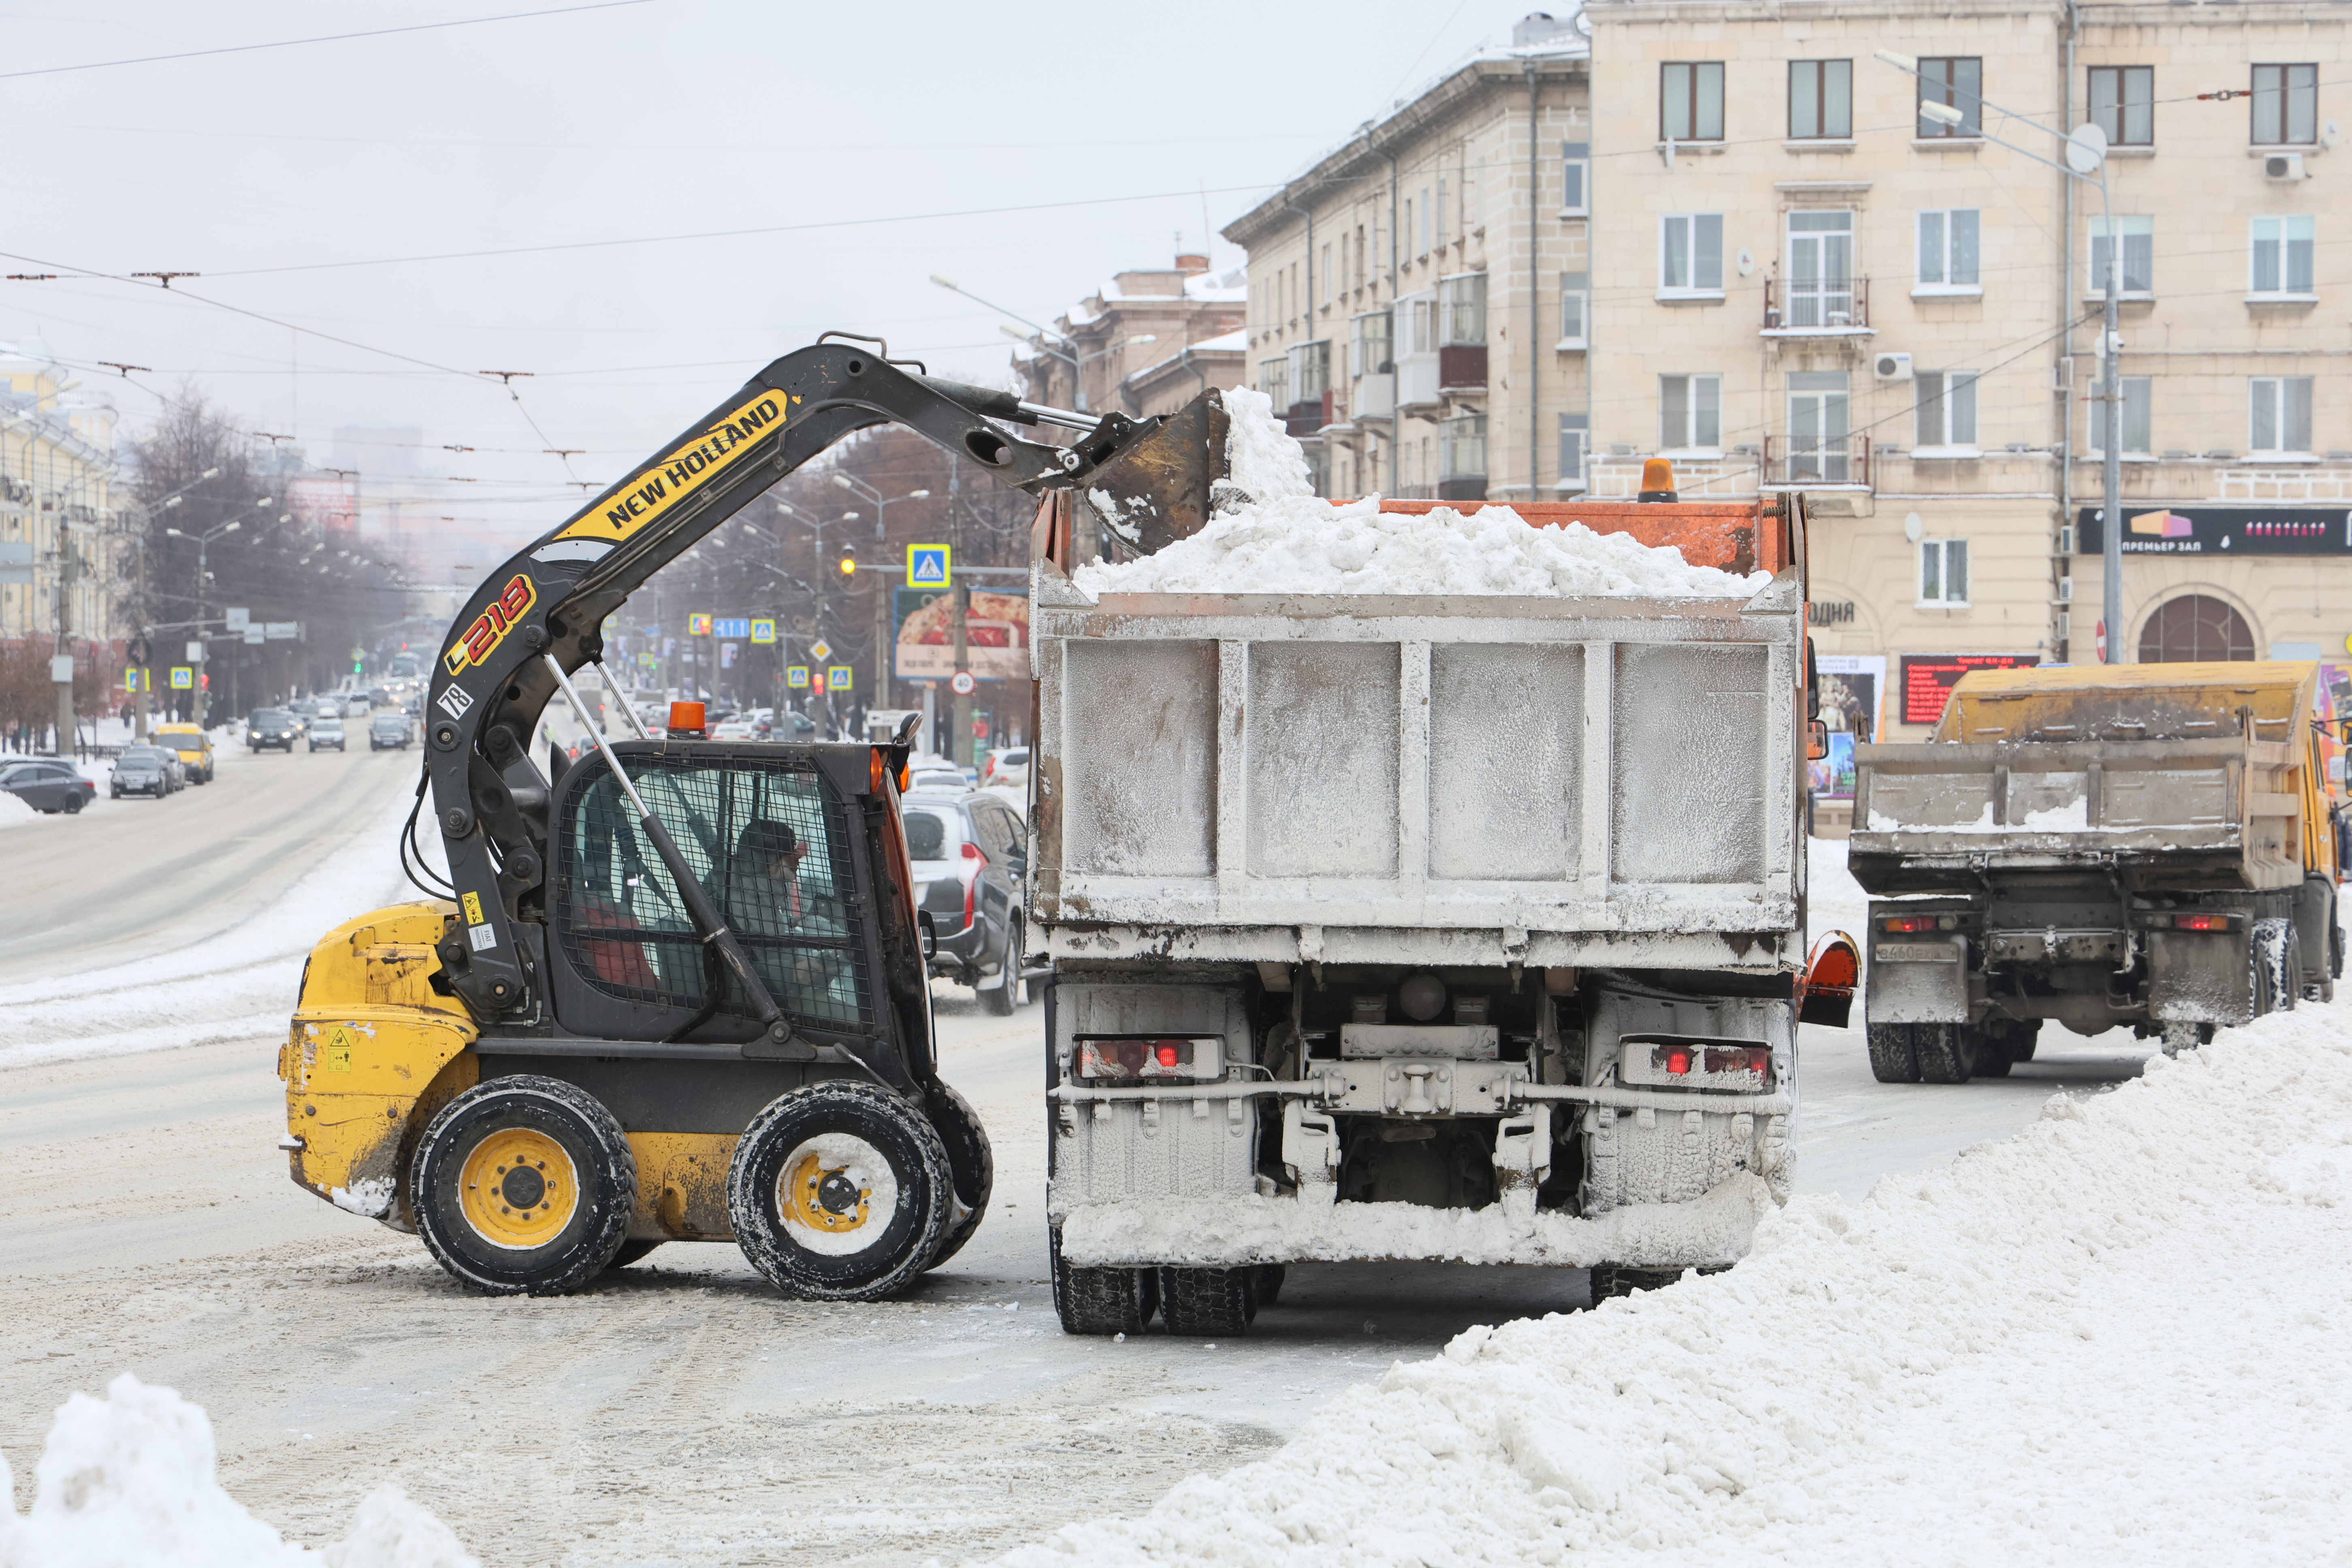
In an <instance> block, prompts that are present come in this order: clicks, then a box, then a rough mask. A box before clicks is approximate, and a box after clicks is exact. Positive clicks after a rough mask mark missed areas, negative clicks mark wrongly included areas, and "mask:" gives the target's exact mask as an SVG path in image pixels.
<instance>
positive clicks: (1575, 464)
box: [1559, 414, 1591, 490]
mask: <svg viewBox="0 0 2352 1568" xmlns="http://www.w3.org/2000/svg"><path fill="white" fill-rule="evenodd" d="M1590 423H1591V421H1590V420H1589V419H1588V418H1587V417H1586V416H1584V415H1581V414H1563V415H1561V416H1559V488H1560V489H1567V490H1580V489H1588V488H1589V485H1588V482H1587V480H1586V479H1585V477H1584V447H1585V437H1586V436H1587V435H1588V434H1589V426H1590Z"/></svg>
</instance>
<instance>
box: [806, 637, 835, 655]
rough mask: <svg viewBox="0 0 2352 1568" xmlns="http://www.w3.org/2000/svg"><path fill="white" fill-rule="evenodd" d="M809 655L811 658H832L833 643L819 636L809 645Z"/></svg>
mask: <svg viewBox="0 0 2352 1568" xmlns="http://www.w3.org/2000/svg"><path fill="white" fill-rule="evenodd" d="M809 657H810V658H832V657H833V645H832V644H831V643H829V642H827V641H825V640H824V638H823V637H819V638H817V639H816V641H815V642H814V643H812V644H810V645H809Z"/></svg>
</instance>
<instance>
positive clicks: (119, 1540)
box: [0, 1373, 478, 1568]
mask: <svg viewBox="0 0 2352 1568" xmlns="http://www.w3.org/2000/svg"><path fill="white" fill-rule="evenodd" d="M13 1496H14V1494H13V1491H12V1490H11V1489H10V1485H9V1476H8V1466H7V1463H6V1461H5V1458H0V1568H131V1565H132V1564H136V1565H138V1568H299V1565H301V1564H305V1563H313V1564H323V1565H324V1568H478V1564H477V1563H475V1561H474V1559H473V1558H472V1557H471V1556H469V1555H468V1554H467V1552H466V1549H465V1547H464V1546H463V1545H461V1544H460V1543H459V1542H458V1540H457V1536H456V1535H454V1534H452V1533H451V1532H450V1531H449V1528H448V1526H446V1525H445V1524H443V1523H442V1522H441V1521H439V1520H437V1519H435V1518H434V1517H433V1516H432V1515H431V1514H430V1513H427V1512H426V1511H425V1510H423V1509H421V1508H419V1507H417V1506H416V1505H415V1503H413V1502H411V1501H409V1500H408V1499H407V1497H406V1496H405V1495H404V1494H403V1493H402V1491H401V1490H400V1489H399V1488H398V1487H394V1486H383V1487H378V1488H377V1489H375V1490H374V1491H373V1493H371V1494H370V1495H369V1496H368V1498H367V1500H366V1501H364V1502H362V1504H360V1508H359V1512H358V1514H357V1515H356V1516H355V1517H354V1518H353V1520H352V1534H351V1538H350V1539H349V1540H347V1541H343V1542H339V1543H337V1544H335V1545H332V1546H330V1547H328V1548H327V1549H326V1550H325V1551H324V1552H310V1551H308V1550H306V1549H304V1548H302V1547H299V1546H296V1545H293V1544H291V1543H289V1542H287V1541H286V1540H285V1539H284V1538H283V1537H281V1536H280V1535H279V1534H278V1531H275V1530H272V1529H271V1528H270V1527H269V1526H268V1525H266V1524H264V1523H262V1522H261V1521H259V1520H257V1519H256V1518H254V1517H253V1515H251V1514H249V1513H247V1511H246V1510H245V1509H244V1508H243V1506H242V1505H240V1504H239V1503H238V1502H237V1501H236V1499H234V1498H232V1497H230V1496H229V1495H228V1493H226V1492H225V1491H223V1490H222V1489H221V1486H220V1482H219V1481H218V1480H217V1479H215V1476H214V1448H213V1428H212V1423H211V1422H210V1421H208V1420H206V1419H205V1413H204V1411H203V1410H202V1409H201V1408H200V1407H198V1406H196V1405H191V1404H189V1403H188V1402H187V1401H186V1400H184V1399H182V1398H181V1397H180V1396H179V1395H178V1394H174V1393H173V1392H172V1391H171V1390H170V1389H168V1388H150V1387H148V1386H147V1385H146V1384H142V1383H141V1382H140V1381H139V1380H138V1379H137V1378H135V1377H133V1376H131V1374H130V1373H123V1374H122V1375H121V1377H118V1378H116V1379H115V1380H114V1382H113V1383H112V1384H110V1386H109V1387H108V1388H107V1391H106V1398H104V1399H103V1400H98V1399H92V1398H90V1397H89V1395H88V1394H75V1395H73V1397H71V1398H70V1399H68V1400H67V1401H66V1403H65V1404H64V1405H62V1406H61V1407H60V1408H59V1409H58V1415H57V1419H56V1420H55V1421H54V1422H52V1423H51V1424H50V1426H49V1439H48V1446H47V1448H46V1449H45V1450H44V1451H43V1453H42V1455H41V1460H40V1464H39V1465H38V1466H37V1468H35V1470H34V1494H33V1507H32V1511H31V1512H29V1513H26V1514H24V1515H21V1516H20V1515H19V1514H18V1513H17V1512H16V1507H15V1504H14V1501H13Z"/></svg>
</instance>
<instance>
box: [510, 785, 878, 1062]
mask: <svg viewBox="0 0 2352 1568" xmlns="http://www.w3.org/2000/svg"><path fill="white" fill-rule="evenodd" d="M618 750H619V752H620V756H621V760H622V765H623V766H624V767H625V768H627V769H628V771H629V776H630V778H631V779H632V780H633V781H634V782H635V784H636V786H637V790H638V793H639V794H640V795H643V796H644V797H645V800H646V805H648V806H650V807H651V808H652V809H653V811H654V813H655V815H656V816H658V817H659V818H660V819H661V821H662V823H663V825H664V826H666V827H667V828H668V829H669V833H670V836H671V837H673V838H674V839H676V840H677V846H678V848H679V850H680V851H681V852H682V853H683V855H684V857H685V858H686V861H687V863H688V866H689V867H690V868H692V869H693V871H694V874H695V876H696V877H697V878H698V879H699V880H700V881H701V883H702V885H703V887H704V889H706V890H707V891H708V892H709V895H710V898H711V901H712V902H713V903H714V904H716V905H717V906H718V908H719V910H720V911H721V912H722V914H723V915H724V917H725V919H726V921H727V924H728V926H729V928H730V930H731V931H733V932H734V933H735V936H736V939H737V940H738V941H739V942H741V944H742V946H743V949H744V951H745V953H746V954H747V956H748V957H749V958H750V959H751V963H752V965H753V967H754V968H756V969H757V970H758V971H759V973H760V977H761V981H762V982H763V983H764V984H766V985H767V988H768V992H769V994H771V995H772V996H773V997H774V998H775V999H776V1002H777V1004H778V1005H780V1006H782V1008H783V1010H784V1013H785V1016H788V1017H789V1018H790V1019H791V1020H792V1021H793V1026H794V1027H795V1029H797V1030H799V1031H800V1032H802V1033H803V1035H805V1036H807V1037H812V1038H814V1039H816V1040H818V1041H820V1042H822V1041H825V1040H828V1039H849V1040H857V1039H863V1038H869V1037H873V1036H874V1035H875V1034H876V1033H877V1009H876V1003H875V996H874V989H873V985H872V976H871V963H872V953H873V951H874V947H873V942H872V935H873V933H872V931H871V929H870V921H869V920H868V918H867V914H866V905H867V903H868V901H869V900H868V897H867V896H866V894H865V893H863V892H862V891H861V882H860V878H859V875H858V866H857V863H856V862H857V854H858V849H859V845H858V841H857V837H856V835H855V834H854V833H853V832H852V830H851V822H852V813H851V810H850V806H849V803H848V802H847V801H846V800H845V798H844V797H843V795H842V793H841V791H840V789H839V787H838V786H837V784H835V781H834V780H833V779H831V778H830V777H828V776H827V775H826V774H825V773H824V770H823V769H822V768H821V767H820V766H819V765H818V763H816V761H815V759H814V757H812V756H811V755H810V754H809V753H808V752H807V751H806V749H805V748H800V747H792V746H768V745H760V746H725V747H712V748H709V750H708V752H705V751H704V750H703V749H702V748H700V747H675V746H664V745H661V744H657V743H655V744H641V745H625V746H623V747H620V748H618ZM553 837H554V839H555V844H556V852H555V857H554V858H555V866H554V872H555V875H554V879H553V895H554V896H553V899H552V901H551V909H550V910H549V919H548V923H549V934H550V938H551V941H550V942H549V946H550V948H551V952H550V953H549V965H548V966H549V969H550V971H551V976H550V979H551V984H550V993H551V997H552V999H553V1002H554V1007H555V1014H556V1020H557V1022H558V1024H559V1025H560V1026H562V1028H563V1030H564V1031H565V1032H566V1033H569V1034H572V1035H577V1036H582V1037H590V1038H597V1039H614V1040H637V1041H653V1040H667V1039H670V1038H672V1037H674V1036H677V1034H678V1032H679V1031H680V1030H681V1029H685V1030H686V1031H687V1033H686V1034H685V1036H684V1037H685V1038H687V1039H689V1040H699V1041H710V1042H725V1041H739V1042H740V1041H744V1040H750V1039H752V1038H755V1037H757V1036H758V1035H759V1034H760V1033H761V1030H760V1026H759V1025H758V1023H757V1022H756V1020H754V1019H753V1018H752V1017H751V1013H750V1009H749V1005H748V1004H747V1003H746V1002H745V1000H744V998H743V996H742V995H741V994H740V991H739V990H738V989H737V988H736V987H735V986H734V985H733V984H730V983H728V981H727V977H726V975H725V973H724V971H723V969H722V967H721V966H720V965H719V962H718V955H717V952H715V950H713V949H711V948H709V946H708V945H707V944H706V943H705V942H703V940H702V938H701V935H700V933H699V932H698V931H696V930H695V927H694V921H693V920H692V919H691V918H690V917H689V916H688V913H687V908H686V902H685V900H683V899H682V898H681V897H680V896H679V894H678V890H677V887H676V886H674V885H673V880H672V878H671V876H670V873H669V871H668V869H667V868H666V867H665V866H664V865H663V864H662V861H661V858H660V857H659V856H658V855H656V853H655V851H654V848H653V846H652V845H651V844H650V843H649V842H648V841H647V840H646V836H645V829H644V826H643V825H642V824H641V823H640V822H639V820H638V818H637V813H636V810H635V807H634V806H632V805H630V803H629V799H628V796H627V795H626V794H625V792H624V791H623V790H622V788H621V786H620V781H619V780H618V779H617V778H616V777H614V773H613V771H612V769H611V768H610V766H608V765H607V764H606V763H605V762H604V759H603V758H602V757H601V756H598V757H593V758H592V759H590V760H588V761H585V762H583V763H581V764H580V765H579V766H577V767H575V768H573V769H572V770H571V771H570V772H569V773H566V774H565V775H564V779H563V784H562V789H561V792H560V802H559V808H558V816H557V819H556V824H555V832H554V835H553ZM714 988H716V989H717V991H718V994H719V1005H718V1007H717V1009H716V1010H715V1011H713V1012H712V1013H711V1014H710V1016H709V1017H707V1018H704V1019H703V1020H702V1021H700V1022H699V1023H697V1022H696V1019H697V1016H698V1015H699V1014H701V1013H702V1012H703V1011H704V1009H705V1008H706V1006H707V1005H708V1001H709V997H710V995H711V994H712V992H713V990H714Z"/></svg>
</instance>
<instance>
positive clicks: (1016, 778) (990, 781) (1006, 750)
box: [980, 746, 1029, 790]
mask: <svg viewBox="0 0 2352 1568" xmlns="http://www.w3.org/2000/svg"><path fill="white" fill-rule="evenodd" d="M980 787H981V788H982V789H1024V790H1025V789H1027V788H1028V787H1029V748H1028V747H1026V746H1000V747H998V748H997V749H996V750H995V751H992V752H989V753H988V757H987V760H986V761H984V762H982V763H981V764H980Z"/></svg>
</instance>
